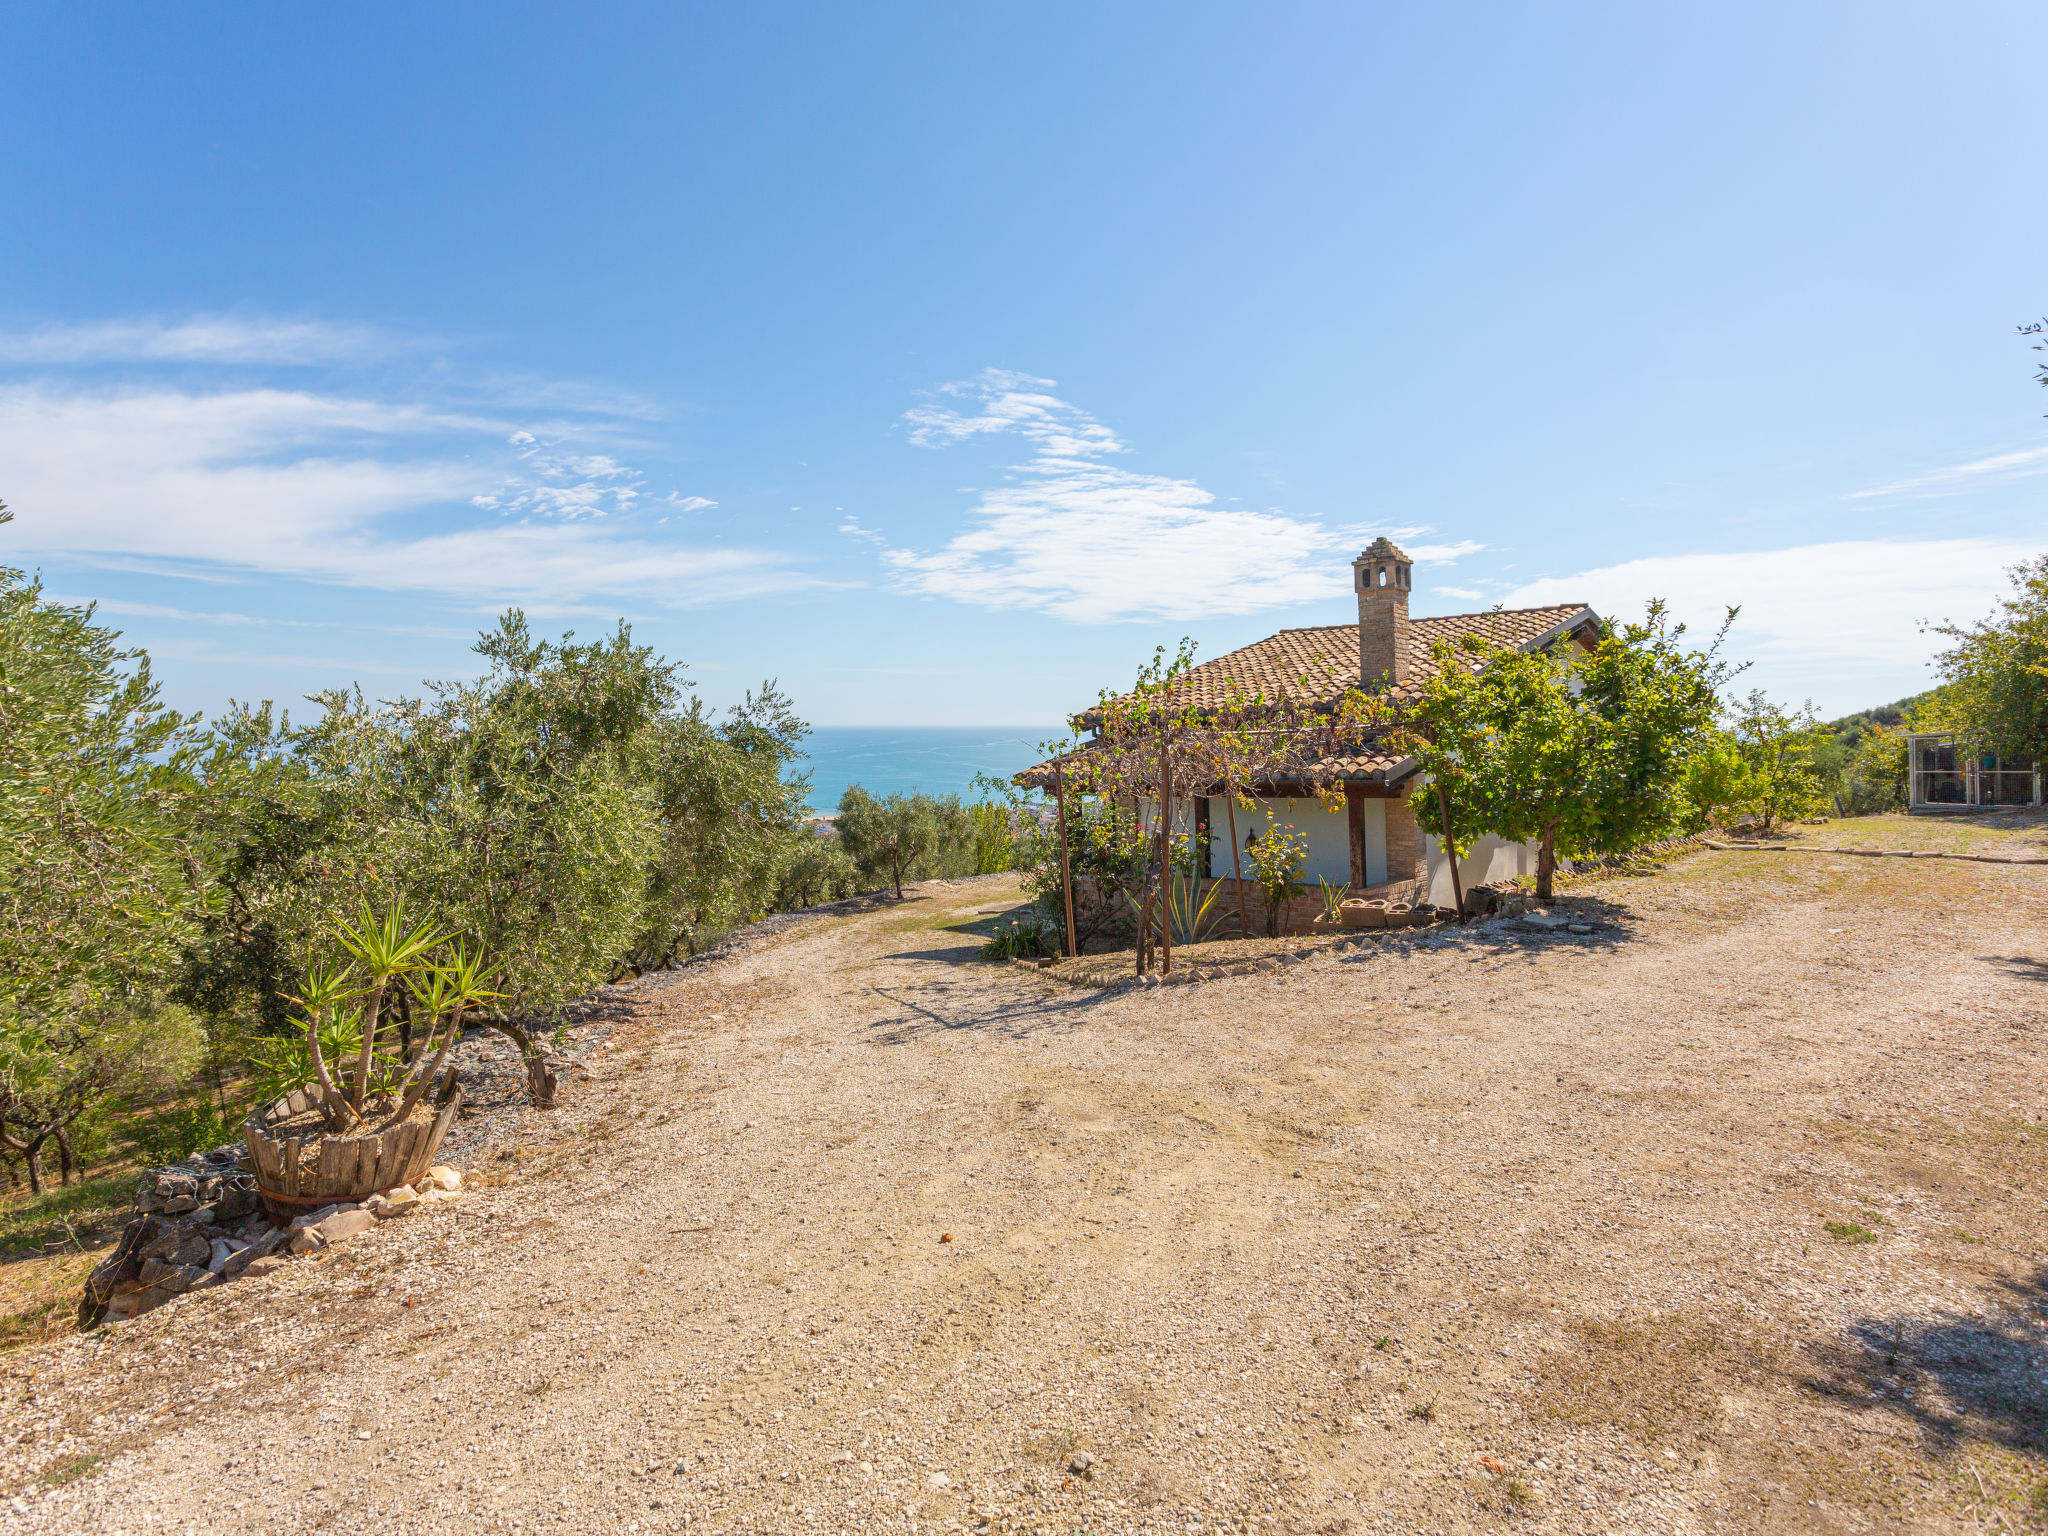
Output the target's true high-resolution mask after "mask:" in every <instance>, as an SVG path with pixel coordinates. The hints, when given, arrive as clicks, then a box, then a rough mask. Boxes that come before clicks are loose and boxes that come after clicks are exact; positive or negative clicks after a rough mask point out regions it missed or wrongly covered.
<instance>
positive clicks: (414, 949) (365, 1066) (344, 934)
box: [309, 901, 455, 1119]
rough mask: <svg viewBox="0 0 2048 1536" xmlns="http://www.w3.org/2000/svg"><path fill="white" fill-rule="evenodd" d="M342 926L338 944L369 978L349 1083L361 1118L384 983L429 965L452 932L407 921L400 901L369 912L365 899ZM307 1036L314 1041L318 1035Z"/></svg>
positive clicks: (326, 1089)
mask: <svg viewBox="0 0 2048 1536" xmlns="http://www.w3.org/2000/svg"><path fill="white" fill-rule="evenodd" d="M340 928H341V932H340V934H339V935H338V937H339V938H340V940H341V945H342V948H344V949H346V950H347V951H348V952H349V953H350V954H352V955H354V956H355V957H356V960H357V961H358V962H359V963H360V964H361V965H362V967H363V969H364V970H365V971H367V972H368V973H369V984H368V985H367V986H365V987H364V988H363V990H362V993H361V994H360V995H362V996H364V997H367V998H368V999H369V1001H368V1002H367V1003H365V1004H364V1005H363V1038H362V1043H361V1045H360V1046H359V1047H358V1048H357V1051H356V1070H355V1075H354V1077H353V1078H352V1079H351V1081H350V1082H349V1085H348V1107H349V1109H350V1110H351V1111H352V1112H353V1114H354V1116H355V1118H357V1119H360V1118H361V1115H362V1108H363V1105H364V1103H365V1102H366V1101H367V1100H368V1098H369V1089H370V1058H371V1056H372V1055H373V1054H374V1052H375V1050H376V1046H377V1015H378V1013H379V1011H380V1010H381V1009H382V1008H383V1006H384V993H385V991H386V989H387V988H389V987H390V985H391V983H392V982H394V981H398V980H401V979H402V978H405V977H408V976H411V975H413V974H414V973H416V972H419V971H423V970H425V969H427V964H428V962H427V956H428V955H429V954H431V953H432V952H433V951H434V950H436V949H438V948H440V947H441V946H442V945H443V944H445V943H447V942H448V941H449V940H450V939H452V938H454V937H455V935H454V934H452V933H442V934H437V933H435V932H434V931H433V925H432V924H431V923H416V924H414V923H408V922H407V921H406V916H405V904H404V903H403V902H402V901H394V902H392V903H391V905H390V906H389V907H387V908H386V909H385V911H384V915H383V916H382V917H379V916H377V915H376V914H375V913H373V912H372V911H371V910H370V904H369V903H368V902H367V901H366V902H364V903H363V915H362V919H361V921H360V922H359V923H358V924H357V925H356V926H355V927H353V928H351V927H350V926H349V925H348V924H347V923H343V924H341V925H340ZM309 1039H312V1040H313V1041H314V1044H315V1046H316V1047H317V1044H318V1040H317V1035H315V1036H309ZM314 1066H315V1067H316V1068H319V1069H320V1071H321V1081H320V1087H321V1091H322V1092H323V1093H326V1094H328V1095H329V1096H330V1097H331V1096H332V1094H333V1091H334V1085H333V1084H332V1082H331V1081H329V1080H328V1078H327V1075H326V1071H325V1065H324V1063H322V1062H320V1061H319V1060H318V1059H316V1060H315V1062H314Z"/></svg>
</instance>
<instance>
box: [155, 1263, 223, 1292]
mask: <svg viewBox="0 0 2048 1536" xmlns="http://www.w3.org/2000/svg"><path fill="white" fill-rule="evenodd" d="M136 1278H137V1279H138V1280H139V1281H141V1283H142V1286H143V1288H144V1289H146V1290H152V1291H162V1292H163V1293H164V1295H165V1296H166V1297H170V1296H182V1295H183V1294H184V1293H185V1292H187V1291H189V1290H191V1289H192V1287H193V1286H195V1285H197V1284H198V1283H199V1282H200V1281H201V1280H205V1279H209V1278H211V1276H210V1275H209V1273H208V1271H206V1270H204V1269H201V1268H200V1267H199V1266H198V1265H197V1264H166V1263H165V1262H164V1261H163V1260H162V1259H150V1260H148V1261H147V1262H146V1263H144V1264H143V1266H142V1273H141V1274H139V1275H138V1276H136Z"/></svg>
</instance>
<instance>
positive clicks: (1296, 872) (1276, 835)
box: [1244, 821, 1308, 938]
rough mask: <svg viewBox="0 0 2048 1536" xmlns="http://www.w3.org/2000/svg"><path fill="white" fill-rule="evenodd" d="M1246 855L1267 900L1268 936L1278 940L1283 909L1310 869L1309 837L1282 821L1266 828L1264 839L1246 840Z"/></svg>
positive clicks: (1254, 877) (1291, 823)
mask: <svg viewBox="0 0 2048 1536" xmlns="http://www.w3.org/2000/svg"><path fill="white" fill-rule="evenodd" d="M1244 856H1245V859H1246V861H1247V862H1248V863H1250V865H1251V867H1252V879H1253V880H1254V881H1255V882H1257V884H1258V887H1259V891H1260V894H1262V895H1263V896H1264V897H1265V898H1266V936H1267V937H1268V938H1275V937H1277V936H1278V935H1279V932H1280V912H1281V909H1282V908H1284V907H1285V906H1286V905H1287V900H1288V898H1289V897H1291V896H1293V895H1294V893H1295V892H1296V891H1299V890H1300V889H1301V872H1302V871H1303V870H1304V869H1306V868H1308V836H1307V834H1306V833H1302V832H1297V831H1296V830H1295V829H1294V823H1293V822H1291V821H1289V822H1281V823H1279V824H1277V825H1274V826H1269V827H1267V828H1266V833H1265V836H1263V837H1257V836H1254V837H1252V838H1249V839H1247V840H1246V842H1245V847H1244Z"/></svg>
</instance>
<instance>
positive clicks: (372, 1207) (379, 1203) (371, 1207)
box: [363, 1195, 391, 1216]
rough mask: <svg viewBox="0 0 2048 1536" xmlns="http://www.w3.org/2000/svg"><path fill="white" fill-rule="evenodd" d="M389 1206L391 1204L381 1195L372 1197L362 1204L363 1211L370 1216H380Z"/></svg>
mask: <svg viewBox="0 0 2048 1536" xmlns="http://www.w3.org/2000/svg"><path fill="white" fill-rule="evenodd" d="M390 1204H391V1202H390V1201H389V1200H388V1199H386V1198H385V1197H384V1196H383V1195H372V1196H370V1198H369V1199H367V1200H365V1201H364V1202H363V1209H364V1210H366V1211H368V1212H369V1213H370V1214H371V1215H372V1216H382V1215H383V1214H384V1211H385V1208H386V1207H388V1206H389V1205H390Z"/></svg>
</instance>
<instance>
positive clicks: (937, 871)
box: [836, 784, 975, 900]
mask: <svg viewBox="0 0 2048 1536" xmlns="http://www.w3.org/2000/svg"><path fill="white" fill-rule="evenodd" d="M836 825H837V827H838V829H839V840H840V842H841V844H842V845H843V846H844V847H845V849H846V852H847V855H848V856H849V857H850V858H851V859H852V860H853V863H854V867H855V868H856V869H858V870H859V871H860V876H861V879H862V880H863V881H864V882H867V881H872V882H875V883H887V884H889V885H891V886H893V887H894V888H895V891H896V895H897V898H898V899H899V900H900V899H901V898H902V896H903V882H904V881H905V880H906V879H912V880H914V879H918V878H921V877H922V878H939V877H944V876H949V875H960V874H966V873H969V872H970V871H971V870H972V869H973V868H974V864H973V860H974V858H975V827H974V822H973V820H972V818H971V817H970V816H969V814H968V811H967V808H966V807H965V806H963V805H962V804H961V803H960V797H959V796H958V795H945V796H936V795H921V794H909V795H903V794H896V795H889V796H887V797H886V798H883V799H877V798H876V797H875V796H873V795H871V794H869V793H868V792H867V791H866V790H865V789H863V788H861V786H860V785H858V784H853V785H849V786H848V787H847V790H846V793H845V794H844V795H842V796H840V798H839V816H838V820H837V822H836Z"/></svg>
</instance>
